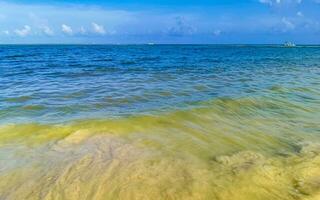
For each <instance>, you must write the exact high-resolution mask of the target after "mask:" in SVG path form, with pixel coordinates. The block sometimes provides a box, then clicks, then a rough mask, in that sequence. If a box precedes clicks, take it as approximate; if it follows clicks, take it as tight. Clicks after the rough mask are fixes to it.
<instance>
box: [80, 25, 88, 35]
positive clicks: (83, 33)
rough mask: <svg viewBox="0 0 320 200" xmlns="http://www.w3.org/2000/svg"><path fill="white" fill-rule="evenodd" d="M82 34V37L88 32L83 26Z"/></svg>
mask: <svg viewBox="0 0 320 200" xmlns="http://www.w3.org/2000/svg"><path fill="white" fill-rule="evenodd" d="M79 32H80V34H82V35H85V34H87V30H86V29H85V28H84V27H83V26H81V28H80V31H79Z"/></svg>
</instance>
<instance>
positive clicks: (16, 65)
mask: <svg viewBox="0 0 320 200" xmlns="http://www.w3.org/2000/svg"><path fill="white" fill-rule="evenodd" d="M0 199H10V200H11V199H12V200H15V199H77V200H78V199H98V200H99V199H125V200H127V199H139V200H142V199H148V200H149V199H208V200H209V199H210V200H215V199H217V200H233V199H237V200H256V199H257V200H270V199H281V200H282V199H283V200H291V199H292V200H294V199H308V200H316V199H320V47H317V46H300V47H299V46H298V47H296V48H284V47H281V46H263V45H257V46H252V45H251V46H246V45H2V46H0Z"/></svg>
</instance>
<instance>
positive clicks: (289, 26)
mask: <svg viewBox="0 0 320 200" xmlns="http://www.w3.org/2000/svg"><path fill="white" fill-rule="evenodd" d="M281 22H282V24H283V25H284V29H283V30H284V31H288V30H293V29H295V25H294V24H293V23H292V22H291V21H290V20H288V19H287V18H285V17H283V18H282V19H281Z"/></svg>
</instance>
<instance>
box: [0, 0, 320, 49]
mask: <svg viewBox="0 0 320 200" xmlns="http://www.w3.org/2000/svg"><path fill="white" fill-rule="evenodd" d="M285 41H291V42H294V43H297V44H320V0H224V1H221V0H220V1H218V0H184V1H178V0H175V1H173V0H155V1H150V0H149V1H147V0H122V1H121V2H119V0H108V1H103V0H100V1H99V0H91V1H90V0H66V1H62V0H42V1H40V0H13V1H12V0H11V1H6V0H0V44H34V43H36V44H38V43H39V44H144V43H156V44H158V43H159V44H160V43H161V44H282V43H284V42H285Z"/></svg>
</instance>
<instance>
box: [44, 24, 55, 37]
mask: <svg viewBox="0 0 320 200" xmlns="http://www.w3.org/2000/svg"><path fill="white" fill-rule="evenodd" d="M41 29H42V32H43V33H44V34H46V35H48V36H53V35H54V32H53V30H52V29H51V28H50V27H49V26H42V27H41Z"/></svg>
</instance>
